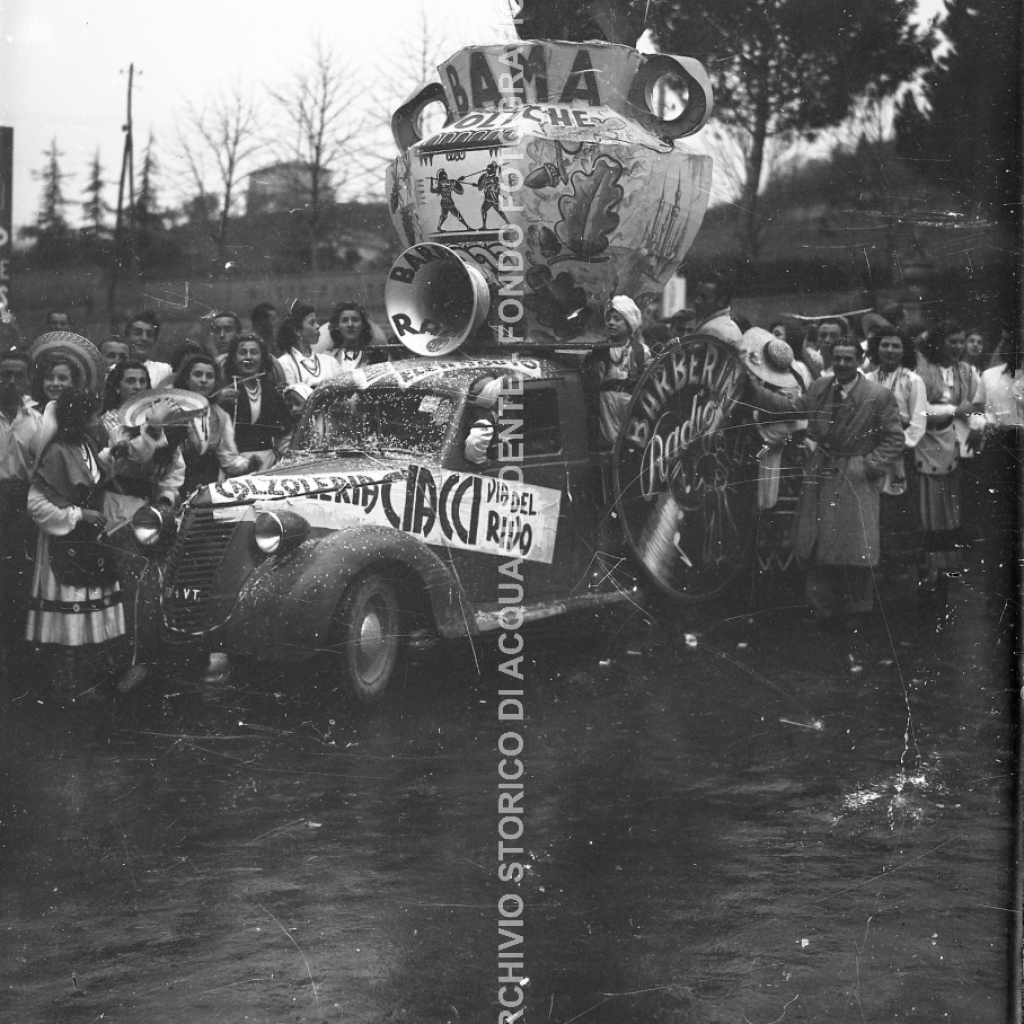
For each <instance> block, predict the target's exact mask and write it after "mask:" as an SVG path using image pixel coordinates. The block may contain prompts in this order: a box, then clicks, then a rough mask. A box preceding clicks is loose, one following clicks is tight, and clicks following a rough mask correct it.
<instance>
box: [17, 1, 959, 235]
mask: <svg viewBox="0 0 1024 1024" xmlns="http://www.w3.org/2000/svg"><path fill="white" fill-rule="evenodd" d="M941 3H942V0H921V7H922V8H923V9H926V10H928V11H934V10H937V9H938V8H939V7H940V6H941ZM424 32H426V33H427V35H428V36H429V37H430V39H431V43H432V46H431V49H433V50H436V51H437V52H438V53H439V54H440V56H441V58H442V59H444V58H446V57H448V56H450V55H451V54H452V53H454V52H455V51H456V50H458V49H460V48H461V47H462V46H465V45H468V44H470V43H475V44H485V43H493V42H500V41H504V40H508V39H511V38H514V32H513V28H512V22H511V14H510V0H334V2H330V0H326V2H325V0H274V2H271V0H248V2H245V3H240V2H237V0H170V2H166V3H156V4H154V3H151V4H145V5H144V4H142V3H139V2H138V0H132V2H128V0H0V125H7V126H13V128H14V147H15V152H14V218H13V219H14V226H15V228H16V229H17V227H19V226H22V225H26V224H30V223H32V221H33V220H34V219H35V216H36V213H37V211H38V209H39V205H40V197H41V184H40V182H39V181H37V180H34V178H33V174H32V172H33V171H38V170H39V169H40V168H42V167H43V165H44V163H45V161H46V158H45V156H44V153H45V151H46V150H47V149H48V148H49V146H50V144H51V142H52V141H53V140H54V139H55V140H56V142H57V147H58V150H59V151H60V152H61V153H63V156H62V158H61V161H60V162H61V169H62V170H63V171H64V172H65V173H66V174H69V175H70V177H68V178H67V179H66V180H65V182H64V190H65V196H66V198H68V199H69V200H71V201H72V202H73V203H76V204H77V203H80V202H81V201H82V199H83V198H84V196H83V191H84V189H85V186H86V183H87V181H88V172H89V166H90V164H91V162H92V160H93V157H94V156H95V154H96V152H97V150H99V153H100V161H101V164H102V166H103V177H104V178H105V180H107V181H108V182H109V185H108V187H107V189H106V194H105V198H106V200H107V202H108V203H109V204H110V205H111V206H113V205H114V204H115V202H116V199H117V178H118V175H119V173H120V167H121V155H122V149H123V145H124V135H123V132H122V125H123V124H124V121H125V112H126V109H125V108H126V93H127V84H128V77H127V71H128V67H129V65H130V64H132V63H134V65H135V69H136V78H135V87H134V97H133V108H134V140H135V166H136V174H138V169H139V168H140V167H141V163H142V151H143V149H144V148H145V145H146V142H147V140H148V138H149V135H150V132H152V133H153V135H154V138H155V145H154V152H155V154H156V157H157V160H158V162H159V165H160V169H161V174H160V176H159V178H158V180H157V186H158V199H159V201H160V202H161V204H162V205H164V206H167V205H174V204H177V203H179V202H180V201H181V200H182V199H183V198H184V195H185V193H184V192H183V191H182V186H183V183H184V181H185V178H184V174H183V167H182V164H181V161H180V147H179V146H178V144H177V132H178V125H179V124H180V123H181V121H182V119H183V116H184V113H185V110H186V108H187V106H188V105H189V104H191V105H192V106H193V107H197V108H199V107H202V106H203V104H204V101H212V99H213V98H215V97H216V96H218V95H219V94H223V93H226V92H229V91H231V90H232V89H233V88H234V86H235V85H236V84H239V85H241V86H242V87H243V88H248V87H251V88H253V89H254V90H256V91H257V92H258V93H259V92H260V91H261V90H262V89H263V88H264V87H265V86H270V87H274V86H277V87H278V88H281V87H284V86H286V84H287V82H288V81H289V79H290V78H291V77H293V76H294V75H295V74H296V73H297V72H299V71H301V69H302V67H303V64H304V63H306V62H308V61H309V57H310V54H311V53H312V51H313V49H314V45H315V41H316V39H317V38H318V37H319V39H320V40H321V42H322V43H323V44H325V45H326V46H329V47H330V48H333V49H334V50H335V52H336V53H337V54H338V55H339V57H340V58H341V60H342V62H343V64H344V67H345V73H346V74H347V75H349V76H351V78H352V79H353V81H354V82H356V83H358V85H359V88H360V89H361V90H362V91H363V94H364V97H365V99H366V101H367V102H368V103H369V102H371V101H372V98H373V94H374V93H377V94H379V93H380V92H381V91H382V90H390V91H391V94H392V95H393V94H394V90H395V89H401V90H403V91H404V90H405V89H408V88H409V86H410V85H411V84H412V83H411V82H410V81H409V77H410V72H409V68H408V65H409V61H408V59H407V58H405V57H403V55H404V54H407V53H408V49H409V47H410V45H413V46H414V45H415V44H416V42H417V40H419V39H421V38H422V37H423V34H424ZM403 69H404V70H403ZM267 108H268V109H267V116H268V117H269V116H270V109H269V108H270V104H269V102H268V103H267ZM693 141H694V142H695V144H696V146H697V148H701V145H700V137H699V136H698V137H697V138H696V139H695V140H693ZM385 144H386V143H385ZM715 191H718V189H717V188H716V189H713V192H715ZM68 215H69V219H70V220H71V221H72V222H73V223H77V222H78V218H79V215H80V207H77V206H74V207H70V208H69V209H68Z"/></svg>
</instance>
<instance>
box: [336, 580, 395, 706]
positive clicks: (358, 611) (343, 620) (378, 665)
mask: <svg viewBox="0 0 1024 1024" xmlns="http://www.w3.org/2000/svg"><path fill="white" fill-rule="evenodd" d="M336 624H337V630H338V632H337V636H336V640H335V649H336V651H337V652H338V658H339V659H340V662H341V666H340V667H341V672H342V677H343V679H344V682H345V686H346V689H347V690H348V692H349V693H350V694H352V695H353V696H354V697H356V699H358V700H360V701H363V702H364V703H367V704H370V703H373V702H375V701H378V700H380V699H381V698H382V697H383V696H384V692H385V690H386V689H387V686H388V683H389V682H390V680H391V677H392V676H393V675H394V673H395V670H396V669H397V667H398V664H399V661H400V659H401V654H402V614H401V605H400V603H399V599H398V591H397V589H396V588H395V585H394V583H392V582H391V580H389V579H388V578H387V576H384V575H382V574H381V573H378V572H368V573H365V574H364V575H362V576H360V577H359V578H358V579H357V580H356V581H355V582H354V583H353V584H352V586H351V587H349V589H348V590H347V591H346V593H345V596H344V598H343V599H342V602H341V604H340V605H339V607H338V616H337V620H336Z"/></svg>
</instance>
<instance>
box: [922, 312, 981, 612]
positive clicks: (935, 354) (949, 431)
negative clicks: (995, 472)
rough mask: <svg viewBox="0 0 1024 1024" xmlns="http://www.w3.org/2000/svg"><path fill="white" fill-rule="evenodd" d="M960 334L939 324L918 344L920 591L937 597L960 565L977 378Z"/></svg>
mask: <svg viewBox="0 0 1024 1024" xmlns="http://www.w3.org/2000/svg"><path fill="white" fill-rule="evenodd" d="M963 349H964V332H963V331H962V330H961V329H960V326H959V324H957V323H955V322H954V321H952V320H944V321H942V322H941V323H938V324H936V325H935V326H934V327H932V328H930V329H929V330H928V331H927V332H926V333H925V335H924V337H923V338H922V340H921V345H920V348H919V351H918V357H917V372H918V375H919V376H920V377H921V379H922V380H923V381H924V387H925V399H926V411H927V429H926V430H925V433H924V436H923V437H922V438H921V440H920V441H919V442H918V444H917V447H916V448H915V450H914V455H915V459H914V461H915V464H916V467H917V472H918V483H919V485H920V496H921V526H922V529H923V530H924V551H925V568H924V576H923V578H922V580H921V586H922V588H923V589H924V590H926V591H931V592H942V591H944V589H945V582H946V577H945V573H946V572H948V571H950V570H952V569H956V568H957V567H958V565H959V552H958V551H957V548H956V542H957V540H958V539H959V532H960V525H961V521H962V514H963V513H962V505H961V478H960V473H961V470H960V460H961V458H962V457H963V455H964V452H963V450H962V448H961V444H962V441H961V437H960V433H961V432H962V433H963V436H964V438H966V436H967V433H968V432H969V419H970V415H971V413H972V412H973V410H974V406H973V403H974V401H975V399H976V397H977V391H978V384H979V378H978V373H977V371H976V370H975V369H974V367H972V366H970V365H969V364H968V363H965V362H963V361H962V360H961V356H962V355H963Z"/></svg>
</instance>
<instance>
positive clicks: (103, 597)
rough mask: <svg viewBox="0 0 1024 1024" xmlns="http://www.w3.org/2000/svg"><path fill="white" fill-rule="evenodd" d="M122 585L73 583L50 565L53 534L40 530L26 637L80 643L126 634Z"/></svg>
mask: <svg viewBox="0 0 1024 1024" xmlns="http://www.w3.org/2000/svg"><path fill="white" fill-rule="evenodd" d="M124 634H125V624H124V608H123V607H122V604H121V587H120V585H119V584H117V583H114V584H112V585H107V586H99V587H70V586H67V585H66V584H63V583H60V582H59V581H58V580H57V577H56V576H54V574H53V570H52V569H51V568H50V538H49V536H48V535H47V534H45V533H43V532H42V531H41V530H40V531H39V542H38V544H37V546H36V567H35V572H34V573H33V575H32V593H31V596H30V597H29V602H28V624H27V626H26V629H25V638H26V639H27V640H29V641H31V642H33V643H37V644H63V645H64V646H65V647H81V646H83V645H85V644H101V643H103V642H104V641H106V640H114V639H116V638H117V637H119V636H124Z"/></svg>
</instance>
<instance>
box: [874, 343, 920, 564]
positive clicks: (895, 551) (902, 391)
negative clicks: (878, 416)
mask: <svg viewBox="0 0 1024 1024" xmlns="http://www.w3.org/2000/svg"><path fill="white" fill-rule="evenodd" d="M867 355H868V359H869V360H870V362H871V365H872V366H873V367H875V369H872V370H869V371H868V372H867V373H865V375H864V376H865V377H867V379H868V380H870V381H874V383H876V384H881V385H882V387H884V388H886V389H887V390H888V391H891V392H892V395H893V397H894V398H895V399H896V407H897V408H898V410H899V414H900V426H902V427H903V454H902V455H900V456H899V458H897V459H896V460H895V461H894V462H893V463H892V465H890V466H889V468H888V469H887V470H886V473H885V477H884V478H883V479H882V502H881V509H880V518H879V529H880V532H881V544H882V563H883V565H885V566H893V565H897V566H900V567H901V568H902V569H903V570H904V571H910V572H913V571H914V570H915V569H916V566H917V563H918V562H919V561H920V554H921V515H920V512H919V510H918V504H919V498H918V486H917V471H916V469H915V467H914V464H913V451H914V449H915V448H916V447H917V445H918V443H919V442H920V440H921V438H922V437H924V433H925V429H926V427H927V419H928V407H927V397H926V395H925V387H924V381H923V380H921V378H920V377H919V376H918V374H917V373H916V372H915V371H914V368H915V367H916V366H917V353H916V351H915V349H914V343H913V342H912V341H911V340H910V338H909V337H908V336H907V335H906V334H905V333H903V332H902V331H898V330H896V329H895V328H893V327H891V326H889V325H886V326H885V327H882V328H881V329H880V330H879V331H878V332H876V333H873V334H872V336H871V337H870V338H869V339H868V353H867Z"/></svg>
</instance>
